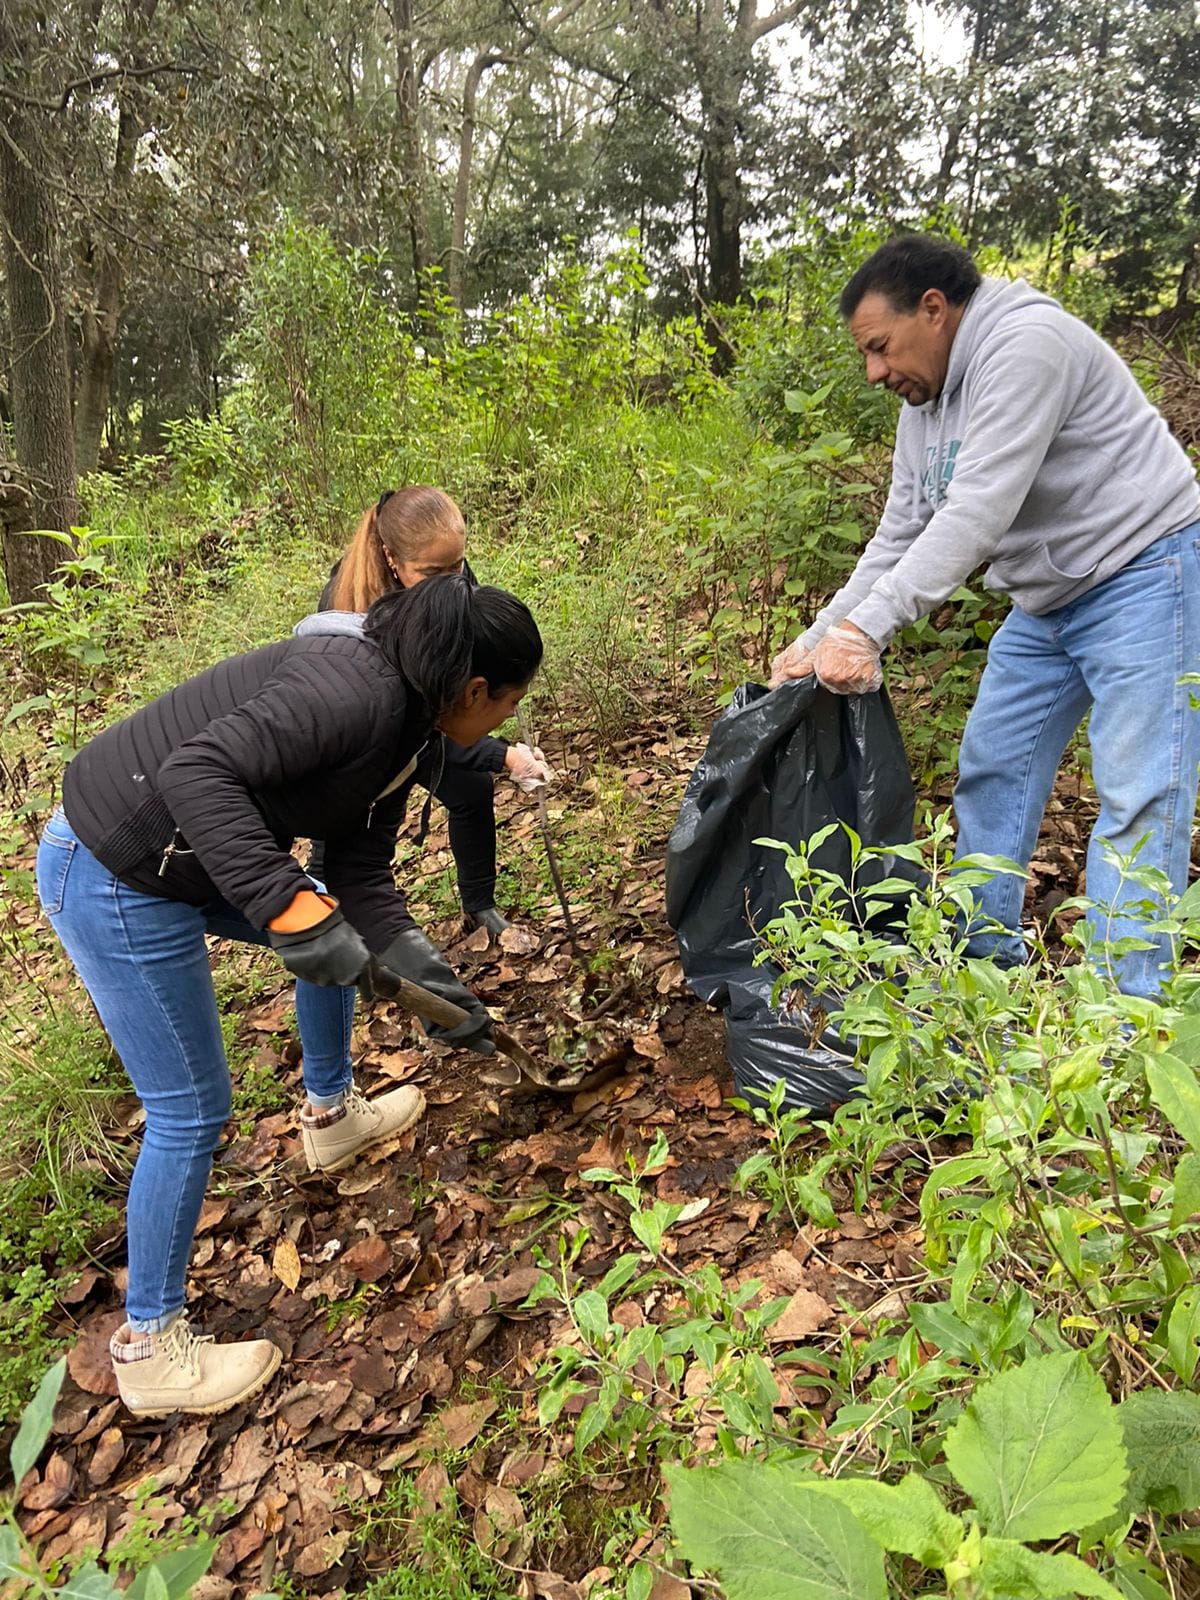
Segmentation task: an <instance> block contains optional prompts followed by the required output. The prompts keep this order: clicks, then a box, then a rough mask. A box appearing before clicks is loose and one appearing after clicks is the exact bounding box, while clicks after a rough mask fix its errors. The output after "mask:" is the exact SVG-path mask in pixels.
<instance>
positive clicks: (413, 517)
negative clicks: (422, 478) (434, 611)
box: [330, 483, 467, 611]
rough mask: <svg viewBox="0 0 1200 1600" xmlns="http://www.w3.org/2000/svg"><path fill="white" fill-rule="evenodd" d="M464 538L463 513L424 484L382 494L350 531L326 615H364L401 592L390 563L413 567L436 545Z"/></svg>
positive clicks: (450, 501)
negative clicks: (331, 612)
mask: <svg viewBox="0 0 1200 1600" xmlns="http://www.w3.org/2000/svg"><path fill="white" fill-rule="evenodd" d="M466 537H467V528H466V524H465V523H464V522H463V514H462V512H461V511H460V510H459V509H458V507H457V506H456V505H455V503H454V501H453V500H451V498H450V496H449V495H448V494H445V493H444V492H443V491H442V490H441V489H435V488H433V487H432V486H431V485H430V484H427V483H416V484H410V485H409V486H408V487H407V488H405V489H385V490H384V492H383V493H382V494H381V495H380V496H379V499H378V501H377V502H376V503H375V505H373V506H372V507H371V509H370V510H369V511H365V512H364V513H363V515H362V517H361V519H360V520H359V524H358V527H357V528H356V529H355V530H354V538H353V539H352V540H351V541H350V547H349V549H348V550H347V551H346V554H345V555H344V556H343V557H342V561H341V565H340V566H339V568H338V574H337V578H336V579H335V581H334V587H333V593H332V596H331V598H330V605H331V609H332V610H334V611H369V610H370V608H371V606H372V605H374V603H375V601H376V600H378V599H379V598H380V597H381V596H382V595H385V594H391V593H392V591H393V590H394V589H396V588H398V587H400V582H399V579H398V578H397V577H396V575H395V572H394V571H393V570H392V564H391V563H392V561H395V562H406V561H417V560H419V559H420V557H421V555H422V554H423V553H424V552H425V551H426V550H428V548H429V546H430V544H431V543H432V542H433V541H434V540H435V539H447V538H449V539H452V540H456V541H465V540H466ZM389 557H391V560H390V561H389V559H388V558H389Z"/></svg>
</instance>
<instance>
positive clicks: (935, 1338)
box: [908, 1300, 979, 1361]
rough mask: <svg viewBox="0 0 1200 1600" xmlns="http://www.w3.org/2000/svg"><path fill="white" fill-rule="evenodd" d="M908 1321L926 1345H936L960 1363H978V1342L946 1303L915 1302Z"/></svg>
mask: <svg viewBox="0 0 1200 1600" xmlns="http://www.w3.org/2000/svg"><path fill="white" fill-rule="evenodd" d="M908 1320H909V1321H910V1322H911V1323H912V1325H913V1327H914V1328H915V1329H916V1330H917V1332H918V1333H919V1334H920V1335H921V1338H922V1339H924V1340H925V1342H926V1344H932V1345H936V1346H937V1348H938V1349H939V1350H944V1351H945V1352H946V1354H947V1355H948V1356H957V1357H958V1358H959V1360H960V1361H973V1360H974V1359H975V1347H976V1345H977V1344H978V1343H979V1341H978V1339H977V1338H976V1337H975V1334H974V1333H973V1332H972V1330H971V1329H970V1328H969V1327H968V1326H967V1324H966V1323H965V1322H964V1321H963V1320H962V1318H961V1317H956V1316H955V1315H954V1312H953V1311H952V1310H951V1308H950V1306H949V1305H948V1304H947V1303H946V1301H944V1300H914V1301H913V1303H912V1305H910V1306H909V1308H908Z"/></svg>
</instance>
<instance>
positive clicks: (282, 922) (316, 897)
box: [267, 889, 371, 989]
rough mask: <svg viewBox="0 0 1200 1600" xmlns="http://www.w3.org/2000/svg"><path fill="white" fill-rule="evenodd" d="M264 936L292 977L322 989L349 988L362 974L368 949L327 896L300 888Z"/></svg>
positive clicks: (369, 954) (332, 900) (368, 957)
mask: <svg viewBox="0 0 1200 1600" xmlns="http://www.w3.org/2000/svg"><path fill="white" fill-rule="evenodd" d="M267 938H268V939H269V940H270V942H271V948H272V949H273V950H275V951H276V952H277V953H278V955H279V959H280V960H281V961H282V962H283V964H284V966H285V967H286V968H287V969H288V971H289V972H290V973H291V974H292V976H293V977H294V978H303V979H304V980H305V982H306V983H316V984H320V985H321V986H322V987H324V988H343V989H348V988H351V987H352V986H353V985H354V984H356V983H357V982H358V980H359V978H360V977H361V976H362V973H363V969H364V968H365V967H366V965H367V962H368V961H369V960H370V957H371V952H370V951H369V950H368V949H367V947H366V945H365V944H364V943H363V940H362V938H361V937H360V936H359V934H358V933H357V932H356V930H355V929H354V928H352V927H351V926H350V924H349V923H348V922H347V921H346V919H345V917H344V916H343V915H342V913H341V912H340V911H339V910H338V907H337V901H336V900H334V899H333V898H332V897H331V896H330V895H325V894H315V893H314V892H312V891H311V890H308V889H302V890H301V891H300V893H299V894H298V895H297V896H296V898H295V899H294V900H293V901H292V903H291V905H290V906H288V908H287V910H286V911H284V912H282V913H281V914H280V915H279V916H277V917H273V918H272V920H271V922H270V924H269V926H268V928H267Z"/></svg>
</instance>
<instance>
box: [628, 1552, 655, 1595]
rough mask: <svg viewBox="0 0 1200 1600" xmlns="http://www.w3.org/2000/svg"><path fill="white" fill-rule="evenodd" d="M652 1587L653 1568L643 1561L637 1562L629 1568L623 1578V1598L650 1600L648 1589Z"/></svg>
mask: <svg viewBox="0 0 1200 1600" xmlns="http://www.w3.org/2000/svg"><path fill="white" fill-rule="evenodd" d="M653 1587H654V1568H653V1567H649V1566H647V1565H646V1563H645V1562H644V1561H639V1562H637V1563H636V1564H635V1565H634V1566H633V1567H631V1568H630V1570H629V1575H628V1577H627V1578H626V1579H625V1600H650V1591H651V1589H653Z"/></svg>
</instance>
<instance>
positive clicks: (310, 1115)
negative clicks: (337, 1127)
mask: <svg viewBox="0 0 1200 1600" xmlns="http://www.w3.org/2000/svg"><path fill="white" fill-rule="evenodd" d="M345 1115H346V1104H345V1101H343V1102H342V1104H341V1105H340V1106H322V1107H320V1108H319V1109H318V1110H316V1111H301V1113H300V1126H301V1127H302V1128H309V1129H312V1128H332V1127H333V1125H334V1123H335V1122H340V1121H341V1120H342V1118H343V1117H344V1116H345Z"/></svg>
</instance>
